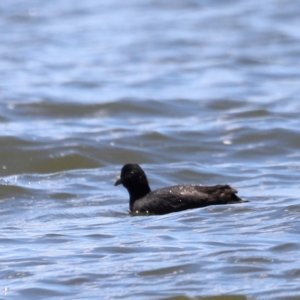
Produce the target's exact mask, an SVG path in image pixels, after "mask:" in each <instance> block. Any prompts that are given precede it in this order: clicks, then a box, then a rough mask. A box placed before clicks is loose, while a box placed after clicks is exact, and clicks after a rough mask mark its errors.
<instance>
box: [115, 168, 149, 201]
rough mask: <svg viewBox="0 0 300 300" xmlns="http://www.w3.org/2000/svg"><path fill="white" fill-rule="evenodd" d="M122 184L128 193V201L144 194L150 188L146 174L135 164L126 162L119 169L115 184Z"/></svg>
mask: <svg viewBox="0 0 300 300" xmlns="http://www.w3.org/2000/svg"><path fill="white" fill-rule="evenodd" d="M119 184H123V186H124V187H125V188H126V189H127V190H128V193H129V195H130V202H134V201H135V200H137V199H140V198H142V197H144V196H146V195H147V194H148V193H149V192H150V191H151V190H150V187H149V184H148V180H147V176H146V174H145V172H144V171H143V170H142V168H141V167H140V166H139V165H137V164H126V165H124V166H123V168H122V170H121V176H120V178H119V179H117V181H116V182H115V185H119Z"/></svg>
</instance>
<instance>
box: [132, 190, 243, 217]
mask: <svg viewBox="0 0 300 300" xmlns="http://www.w3.org/2000/svg"><path fill="white" fill-rule="evenodd" d="M235 193H236V190H234V189H233V188H231V187H230V186H229V185H216V186H199V185H175V186H170V187H166V188H162V189H158V190H155V191H152V192H150V193H148V194H147V195H145V196H144V197H143V198H140V199H137V200H135V201H132V202H131V201H130V211H131V212H132V213H149V214H160V215H162V214H167V213H171V212H178V211H181V210H186V209H192V208H198V207H205V206H209V205H218V204H230V203H239V202H242V201H243V200H241V199H240V198H239V197H238V196H236V194H235Z"/></svg>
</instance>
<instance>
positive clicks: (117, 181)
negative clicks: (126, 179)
mask: <svg viewBox="0 0 300 300" xmlns="http://www.w3.org/2000/svg"><path fill="white" fill-rule="evenodd" d="M121 183H122V180H121V178H118V179H117V180H116V182H115V184H114V186H116V185H119V184H121Z"/></svg>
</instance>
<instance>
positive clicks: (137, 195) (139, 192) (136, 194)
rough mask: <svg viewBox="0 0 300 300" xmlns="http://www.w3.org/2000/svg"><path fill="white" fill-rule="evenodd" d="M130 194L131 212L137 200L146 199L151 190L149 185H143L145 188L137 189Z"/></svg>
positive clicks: (130, 191)
mask: <svg viewBox="0 0 300 300" xmlns="http://www.w3.org/2000/svg"><path fill="white" fill-rule="evenodd" d="M128 192H129V200H130V210H132V207H133V203H134V202H135V201H136V200H138V199H141V198H143V197H145V196H146V195H147V194H148V193H150V192H151V189H150V187H149V185H143V186H139V187H135V188H134V189H132V190H129V191H128Z"/></svg>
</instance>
